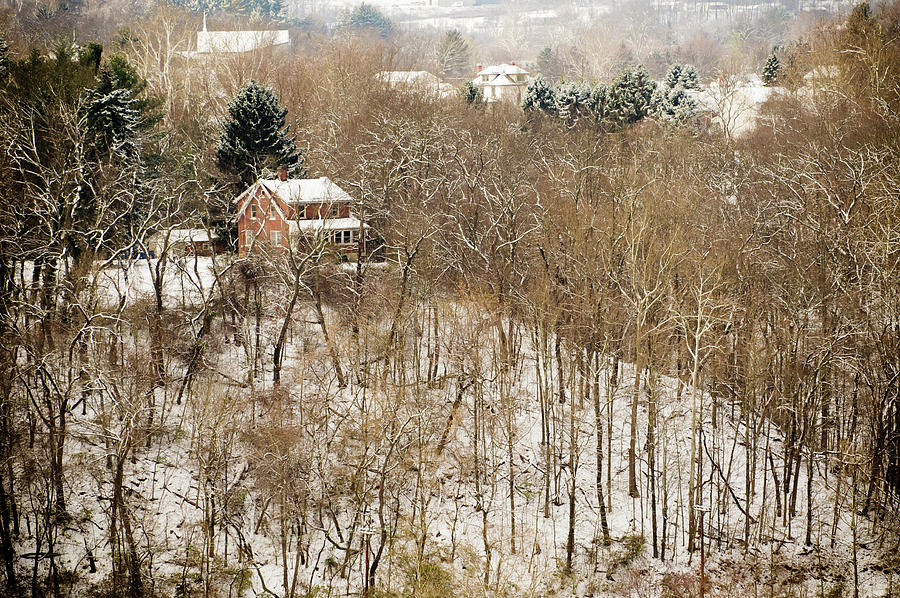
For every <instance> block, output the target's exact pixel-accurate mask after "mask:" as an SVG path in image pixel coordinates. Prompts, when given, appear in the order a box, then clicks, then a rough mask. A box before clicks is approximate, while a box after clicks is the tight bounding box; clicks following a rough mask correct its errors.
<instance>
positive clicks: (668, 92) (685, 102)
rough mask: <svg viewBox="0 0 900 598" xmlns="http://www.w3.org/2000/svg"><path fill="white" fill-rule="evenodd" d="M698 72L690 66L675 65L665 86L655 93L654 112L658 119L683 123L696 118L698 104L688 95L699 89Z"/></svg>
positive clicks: (666, 79)
mask: <svg viewBox="0 0 900 598" xmlns="http://www.w3.org/2000/svg"><path fill="white" fill-rule="evenodd" d="M699 88H700V85H699V83H698V82H697V71H696V69H695V68H694V67H692V66H690V65H681V64H676V65H673V66H672V68H670V69H669V72H668V74H667V75H666V78H665V81H663V84H662V85H660V86H659V87H657V89H656V90H655V91H654V92H653V100H652V102H651V103H652V106H653V108H652V112H653V114H654V116H656V118H658V119H660V120H663V121H666V122H671V123H683V122H686V121H688V120H690V119H691V118H692V117H693V116H694V109H695V108H696V107H697V102H696V101H695V100H694V98H692V97H691V96H690V95H688V93H687V90H688V89H699Z"/></svg>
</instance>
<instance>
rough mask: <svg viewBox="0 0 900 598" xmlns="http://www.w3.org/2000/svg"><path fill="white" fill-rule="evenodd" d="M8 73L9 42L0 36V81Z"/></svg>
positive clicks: (0, 81)
mask: <svg viewBox="0 0 900 598" xmlns="http://www.w3.org/2000/svg"><path fill="white" fill-rule="evenodd" d="M8 74H9V44H7V43H6V40H5V39H3V38H2V37H0V83H2V82H3V80H4V79H6V75H8Z"/></svg>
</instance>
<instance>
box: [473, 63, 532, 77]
mask: <svg viewBox="0 0 900 598" xmlns="http://www.w3.org/2000/svg"><path fill="white" fill-rule="evenodd" d="M478 74H479V75H527V74H528V71H526V70H525V69H523V68H521V67H518V66H516V65H514V64H506V63H503V64H497V65H494V66H489V67H486V68H483V69H481V70H480V71H478Z"/></svg>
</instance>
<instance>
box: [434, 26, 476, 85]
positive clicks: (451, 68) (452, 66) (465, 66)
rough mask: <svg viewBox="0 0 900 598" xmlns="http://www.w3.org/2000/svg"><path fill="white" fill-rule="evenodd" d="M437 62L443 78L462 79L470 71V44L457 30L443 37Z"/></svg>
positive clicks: (438, 50)
mask: <svg viewBox="0 0 900 598" xmlns="http://www.w3.org/2000/svg"><path fill="white" fill-rule="evenodd" d="M437 60H438V64H439V65H440V68H441V77H445V78H447V77H451V78H452V77H461V76H463V75H464V74H465V73H466V72H467V71H468V70H469V68H470V67H469V62H470V53H469V42H467V41H466V40H465V38H464V37H463V36H462V34H460V32H459V31H458V30H456V29H452V30H450V31H448V32H447V33H445V34H444V36H443V37H441V41H440V44H438V49H437Z"/></svg>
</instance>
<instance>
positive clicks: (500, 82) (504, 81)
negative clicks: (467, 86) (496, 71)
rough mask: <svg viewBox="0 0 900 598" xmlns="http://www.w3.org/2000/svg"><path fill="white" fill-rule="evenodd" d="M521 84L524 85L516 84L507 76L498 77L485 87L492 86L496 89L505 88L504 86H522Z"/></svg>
mask: <svg viewBox="0 0 900 598" xmlns="http://www.w3.org/2000/svg"><path fill="white" fill-rule="evenodd" d="M521 84H522V83H521V82H519V83H516V82H515V81H513V80H512V79H510V78H509V77H507V76H506V75H497V76H496V77H494V78H493V79H491V80H490V81H488V82H487V83H485V85H492V86H495V87H503V86H508V85H521Z"/></svg>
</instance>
